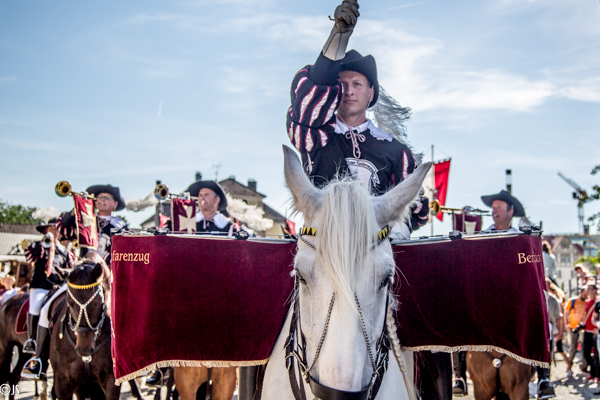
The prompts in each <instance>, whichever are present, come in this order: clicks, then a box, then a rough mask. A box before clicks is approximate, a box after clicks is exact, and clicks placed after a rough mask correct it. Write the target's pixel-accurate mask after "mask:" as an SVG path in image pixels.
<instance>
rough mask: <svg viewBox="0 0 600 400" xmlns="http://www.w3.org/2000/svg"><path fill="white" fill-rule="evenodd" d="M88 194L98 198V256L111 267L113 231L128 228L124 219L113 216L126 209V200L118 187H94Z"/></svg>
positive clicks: (89, 189)
mask: <svg viewBox="0 0 600 400" xmlns="http://www.w3.org/2000/svg"><path fill="white" fill-rule="evenodd" d="M86 192H88V193H89V194H93V195H94V196H95V197H96V201H95V202H94V204H95V207H96V220H97V222H98V254H99V255H100V256H101V257H102V258H103V259H104V260H105V261H106V264H108V265H109V266H110V247H111V240H110V235H111V231H110V230H111V229H123V228H126V227H127V224H126V223H125V221H123V219H122V218H119V217H117V216H114V215H112V213H113V212H114V211H121V210H122V209H124V208H125V200H124V199H123V197H122V196H121V191H120V190H119V188H118V187H116V186H112V185H94V186H90V187H89V188H87V189H86Z"/></svg>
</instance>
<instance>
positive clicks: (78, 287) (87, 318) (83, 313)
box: [67, 280, 106, 364]
mask: <svg viewBox="0 0 600 400" xmlns="http://www.w3.org/2000/svg"><path fill="white" fill-rule="evenodd" d="M101 283H102V281H101V280H99V281H97V282H94V283H90V284H89V285H76V284H74V283H71V282H67V285H68V287H67V292H68V293H69V296H70V297H71V299H72V300H73V301H74V302H75V304H77V305H78V306H79V315H78V316H77V322H75V324H73V316H72V315H71V313H70V312H69V310H68V309H67V313H68V314H69V328H70V329H71V331H72V332H73V333H74V334H75V336H77V328H83V327H82V326H81V325H80V322H81V317H82V316H85V321H86V322H87V325H88V326H89V329H90V330H92V331H93V332H94V340H96V339H98V336H100V333H101V330H102V325H103V324H104V318H105V317H106V305H105V304H104V291H103V290H102V285H101ZM96 286H97V287H98V289H96V291H95V292H94V294H93V295H92V297H90V298H89V299H88V301H86V302H85V304H81V303H80V302H79V301H78V300H77V299H76V298H75V296H73V293H71V289H76V290H88V289H93V288H94V287H96ZM98 295H100V298H101V300H102V304H103V307H102V314H101V316H100V321H98V324H97V325H96V327H94V326H93V325H92V323H91V322H90V316H89V314H88V311H87V306H88V305H90V304H91V302H92V300H94V298H96V296H98ZM81 360H82V361H83V362H84V363H86V364H89V363H90V362H91V361H92V356H82V357H81Z"/></svg>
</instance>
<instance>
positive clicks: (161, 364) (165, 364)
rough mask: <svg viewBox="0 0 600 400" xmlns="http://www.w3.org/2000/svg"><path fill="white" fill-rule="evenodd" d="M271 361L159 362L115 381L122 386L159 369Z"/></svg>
mask: <svg viewBox="0 0 600 400" xmlns="http://www.w3.org/2000/svg"><path fill="white" fill-rule="evenodd" d="M267 361H269V359H268V358H267V359H265V360H256V361H195V360H167V361H159V362H155V363H153V364H150V365H148V366H147V367H144V368H142V369H139V370H137V371H135V372H132V373H131V374H127V375H125V376H122V377H120V378H119V379H117V380H116V381H115V385H117V386H121V383H123V382H128V381H130V380H132V379H135V378H138V377H140V376H142V375H145V374H146V373H148V372H151V371H154V370H155V369H158V368H167V367H174V368H176V367H206V368H224V367H253V366H255V365H263V364H266V363H267Z"/></svg>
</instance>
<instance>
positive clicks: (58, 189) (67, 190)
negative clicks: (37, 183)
mask: <svg viewBox="0 0 600 400" xmlns="http://www.w3.org/2000/svg"><path fill="white" fill-rule="evenodd" d="M54 192H55V193H56V195H57V196H58V197H67V196H69V195H71V196H72V195H74V194H76V195H79V196H83V197H88V198H90V199H94V200H96V197H95V196H94V195H93V194H89V193H88V192H81V193H80V192H74V191H73V189H72V188H71V184H70V183H69V182H67V181H60V182H58V183H57V184H56V186H55V187H54Z"/></svg>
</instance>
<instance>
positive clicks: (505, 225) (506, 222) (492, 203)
mask: <svg viewBox="0 0 600 400" xmlns="http://www.w3.org/2000/svg"><path fill="white" fill-rule="evenodd" d="M481 200H482V201H483V203H484V204H485V205H486V206H488V207H491V208H492V218H494V223H493V224H492V225H491V226H490V227H489V228H488V229H489V230H498V231H514V232H516V231H517V230H516V229H515V228H513V227H512V219H513V217H524V216H525V209H524V208H523V205H522V204H521V202H520V201H519V200H518V199H517V198H516V197H514V196H513V195H511V194H510V193H508V192H507V191H506V190H501V191H500V193H497V194H490V195H487V196H481Z"/></svg>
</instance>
